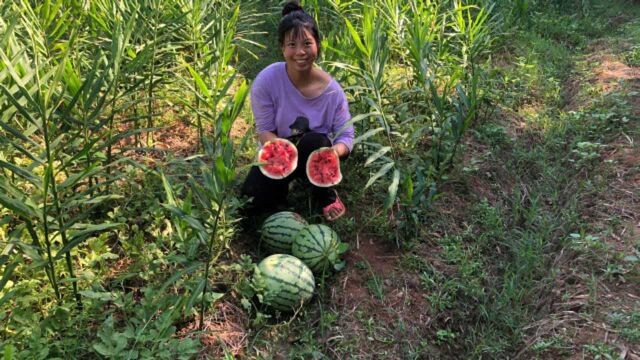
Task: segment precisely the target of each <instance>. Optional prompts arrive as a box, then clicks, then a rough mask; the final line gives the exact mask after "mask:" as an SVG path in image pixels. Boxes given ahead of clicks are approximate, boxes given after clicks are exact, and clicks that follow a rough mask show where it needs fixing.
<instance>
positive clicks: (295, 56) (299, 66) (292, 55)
mask: <svg viewBox="0 0 640 360" xmlns="http://www.w3.org/2000/svg"><path fill="white" fill-rule="evenodd" d="M282 55H283V56H284V60H285V61H286V62H287V68H288V69H290V70H294V71H301V72H304V71H309V70H311V69H312V68H313V63H314V61H315V60H316V58H317V57H318V44H316V40H315V39H314V38H313V35H312V34H311V32H310V31H308V30H307V29H304V28H303V29H300V31H299V32H298V36H294V31H293V30H289V32H288V33H287V34H286V35H285V36H284V44H283V45H282Z"/></svg>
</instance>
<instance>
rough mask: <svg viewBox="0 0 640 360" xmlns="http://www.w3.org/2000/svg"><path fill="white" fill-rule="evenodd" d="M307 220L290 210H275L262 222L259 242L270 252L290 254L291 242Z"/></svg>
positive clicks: (305, 224)
mask: <svg viewBox="0 0 640 360" xmlns="http://www.w3.org/2000/svg"><path fill="white" fill-rule="evenodd" d="M307 225H308V223H307V221H306V220H305V219H304V218H303V217H302V216H300V215H299V214H297V213H294V212H292V211H281V212H277V213H275V214H273V215H271V216H269V217H268V218H266V219H265V221H264V222H263V223H262V228H261V243H262V246H263V247H264V248H265V249H266V250H267V251H268V252H269V253H272V254H276V253H285V254H291V244H292V243H293V239H294V238H295V237H296V235H298V232H300V230H302V229H303V228H304V227H305V226H307Z"/></svg>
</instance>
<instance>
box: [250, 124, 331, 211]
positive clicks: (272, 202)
mask: <svg viewBox="0 0 640 360" xmlns="http://www.w3.org/2000/svg"><path fill="white" fill-rule="evenodd" d="M329 146H331V141H330V140H329V138H328V137H327V136H326V135H324V134H319V133H307V134H305V135H303V136H302V137H301V138H300V140H299V141H298V143H297V145H296V147H297V148H298V167H297V168H296V170H295V171H294V172H293V174H291V175H289V176H287V177H286V178H284V179H278V180H276V179H271V178H268V177H266V176H264V175H263V174H262V172H260V169H259V168H258V167H257V166H253V167H252V168H251V170H249V175H247V178H246V179H245V181H244V184H243V185H242V190H241V193H242V195H244V196H246V197H250V198H253V199H252V200H251V202H250V203H249V204H248V206H247V208H246V209H245V211H246V212H247V213H262V212H273V211H278V210H281V209H284V208H286V206H287V195H288V194H289V183H291V181H293V180H294V179H302V183H303V184H308V185H309V186H310V187H311V196H312V199H313V200H314V201H315V202H316V203H317V204H318V205H320V206H321V207H325V206H327V205H329V204H331V203H333V202H334V201H335V200H336V196H335V192H334V191H333V190H332V189H330V188H322V187H318V186H314V185H312V184H311V183H310V182H309V180H308V179H307V173H306V169H305V167H306V164H307V158H308V157H309V155H311V153H312V152H313V151H314V150H317V149H319V148H321V147H329Z"/></svg>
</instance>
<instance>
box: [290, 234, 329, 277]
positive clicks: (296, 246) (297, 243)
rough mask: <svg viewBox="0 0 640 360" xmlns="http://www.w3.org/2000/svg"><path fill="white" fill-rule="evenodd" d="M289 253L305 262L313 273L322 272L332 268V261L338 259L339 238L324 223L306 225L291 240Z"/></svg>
mask: <svg viewBox="0 0 640 360" xmlns="http://www.w3.org/2000/svg"><path fill="white" fill-rule="evenodd" d="M291 253H292V254H293V256H295V257H297V258H299V259H300V260H302V262H304V263H305V264H307V266H308V267H309V268H310V269H311V271H313V272H314V273H322V272H323V271H325V270H327V269H330V268H332V267H333V265H334V264H333V263H334V262H336V261H337V260H338V259H339V257H340V256H339V255H340V239H339V237H338V234H337V233H336V232H335V231H333V230H332V229H331V228H330V227H328V226H326V225H323V224H312V225H308V226H306V227H304V228H303V229H302V230H300V232H299V233H298V235H297V236H296V237H295V239H294V240H293V244H292V245H291Z"/></svg>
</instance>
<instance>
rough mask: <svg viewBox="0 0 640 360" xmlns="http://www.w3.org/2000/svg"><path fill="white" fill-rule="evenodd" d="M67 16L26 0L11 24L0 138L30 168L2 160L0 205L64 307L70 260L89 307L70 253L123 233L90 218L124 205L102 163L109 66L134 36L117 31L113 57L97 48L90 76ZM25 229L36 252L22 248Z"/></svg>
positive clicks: (14, 10)
mask: <svg viewBox="0 0 640 360" xmlns="http://www.w3.org/2000/svg"><path fill="white" fill-rule="evenodd" d="M65 10H66V9H65V7H64V2H63V1H58V2H47V3H44V4H42V5H40V6H38V7H35V8H34V7H31V5H30V4H29V3H28V2H26V1H25V2H21V3H20V4H15V5H14V6H13V7H11V8H9V10H6V11H7V13H6V14H7V15H8V16H6V17H3V18H5V19H9V21H10V22H9V24H10V26H8V31H7V32H5V35H4V38H3V42H4V43H3V46H2V49H0V60H2V62H1V63H2V71H0V91H1V96H0V104H1V106H2V108H3V112H2V118H1V122H0V126H1V127H2V130H3V133H0V139H2V142H3V143H5V144H8V145H9V146H10V148H11V149H13V150H14V151H16V152H17V153H18V154H19V155H20V156H21V157H24V158H25V159H28V161H27V162H22V163H20V164H18V163H10V162H6V161H3V162H2V163H0V168H2V169H3V170H4V173H3V174H2V175H3V176H1V177H0V187H1V188H2V189H3V192H2V196H1V197H0V203H2V204H3V205H4V206H5V207H7V208H8V209H10V210H11V211H12V216H13V217H14V219H15V220H16V223H17V224H19V225H17V227H16V231H14V232H13V235H14V236H13V237H12V239H13V242H14V245H15V249H17V250H20V251H21V253H22V256H23V257H25V258H26V257H28V258H31V259H32V260H33V261H34V262H35V263H36V264H40V266H42V267H44V269H45V272H46V274H47V277H48V278H49V281H50V283H51V285H52V287H53V288H54V291H55V294H56V297H57V298H58V300H61V299H62V293H61V291H60V282H59V277H60V275H59V274H58V273H57V269H56V263H57V261H58V260H60V259H62V258H63V257H64V259H65V264H66V271H67V275H66V276H67V277H68V281H69V282H71V284H72V287H73V293H74V297H75V300H76V302H77V304H78V306H81V303H82V302H81V298H80V294H79V290H78V280H77V279H76V276H75V269H74V264H73V260H72V251H73V250H74V249H75V248H76V247H77V246H79V245H80V244H82V243H83V242H84V241H86V240H87V239H88V238H89V236H90V235H92V234H95V233H96V232H103V231H107V230H109V229H113V228H115V227H117V226H119V224H117V223H108V222H104V223H100V222H94V223H91V222H87V220H88V218H89V216H90V215H91V214H92V213H93V212H94V210H95V209H97V208H99V207H100V206H101V205H102V204H103V203H105V202H106V201H110V200H113V199H116V198H118V196H116V195H113V194H108V193H106V189H107V185H108V184H110V183H112V182H113V181H115V178H113V177H109V176H108V175H107V174H106V172H105V170H106V166H105V165H101V164H100V163H101V162H102V159H103V155H102V150H103V149H104V148H105V147H106V144H109V143H110V139H106V140H105V139H103V138H102V136H101V134H100V133H99V130H100V129H101V127H102V126H104V125H105V122H104V121H103V120H102V118H101V114H103V113H104V111H105V109H106V107H107V106H108V104H109V102H108V101H107V99H108V98H109V96H110V94H111V93H112V91H111V90H112V89H113V88H114V86H113V84H115V83H116V80H115V79H114V77H115V76H117V74H118V72H117V71H114V72H110V71H109V69H117V68H119V66H120V65H119V64H120V62H121V61H122V58H121V57H120V56H119V55H118V53H119V52H118V50H117V49H119V48H121V46H120V45H119V44H121V43H122V40H123V39H125V38H126V30H125V29H124V28H120V30H119V31H120V32H119V33H117V34H114V41H113V42H112V46H111V49H112V50H114V49H115V50H114V51H113V52H110V53H109V52H102V49H95V53H94V55H93V56H92V57H93V59H94V60H93V62H91V63H90V65H92V66H91V68H90V69H88V70H87V68H86V67H83V64H82V63H74V62H73V61H72V56H71V53H72V52H73V51H77V50H78V48H77V47H76V44H78V43H80V40H78V35H77V34H78V33H77V26H78V23H77V22H74V21H71V19H70V18H68V17H67V16H69V15H68V14H70V11H65ZM111 165H115V164H111ZM7 173H10V174H11V177H10V178H7V177H6V176H4V175H6V174H7ZM21 231H23V232H24V233H25V236H28V237H29V238H30V239H31V245H27V244H25V243H24V242H22V241H21V239H22V236H21ZM32 249H35V251H32ZM5 275H8V274H5ZM3 280H4V279H3Z"/></svg>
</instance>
